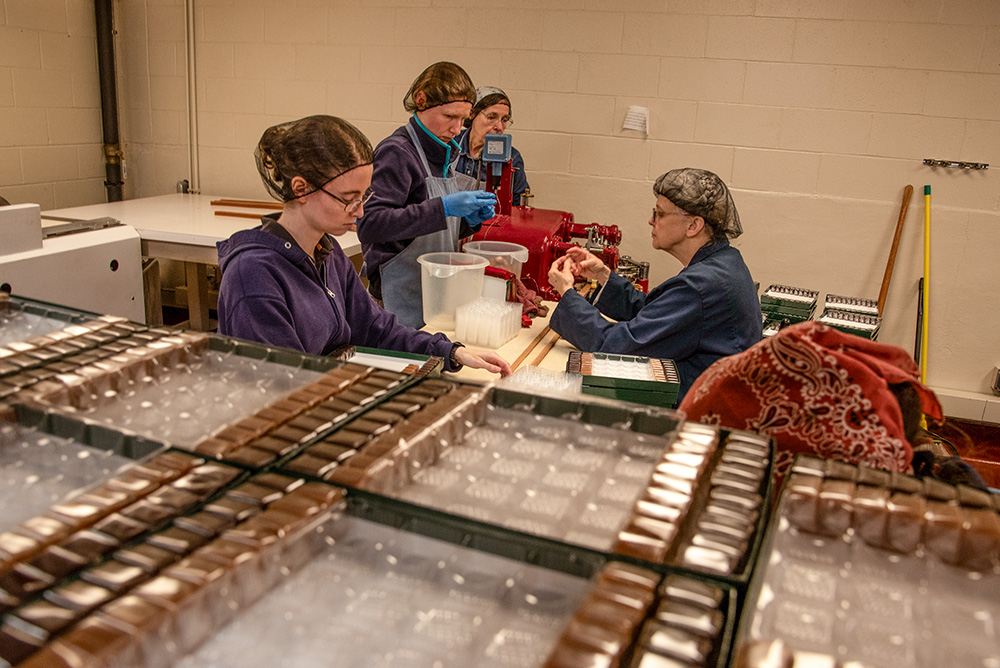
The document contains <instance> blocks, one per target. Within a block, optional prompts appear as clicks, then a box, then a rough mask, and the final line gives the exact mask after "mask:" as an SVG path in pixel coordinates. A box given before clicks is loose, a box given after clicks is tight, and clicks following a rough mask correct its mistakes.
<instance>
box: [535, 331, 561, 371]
mask: <svg viewBox="0 0 1000 668" xmlns="http://www.w3.org/2000/svg"><path fill="white" fill-rule="evenodd" d="M561 338H562V337H561V336H559V335H558V334H556V335H555V338H553V339H552V340H551V341H549V342H548V343H547V344H546V346H545V347H544V348H543V349H542V352H540V353H539V354H538V357H536V358H535V359H534V361H532V363H531V366H538V365H539V364H541V363H542V360H543V359H545V356H546V355H548V354H549V351H550V350H552V348H553V347H554V346H555V345H556V343H558V342H559V339H561Z"/></svg>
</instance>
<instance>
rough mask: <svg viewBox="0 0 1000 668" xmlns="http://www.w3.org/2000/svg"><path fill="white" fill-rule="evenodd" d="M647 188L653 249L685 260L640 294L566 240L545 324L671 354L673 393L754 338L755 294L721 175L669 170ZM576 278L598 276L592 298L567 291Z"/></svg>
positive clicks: (596, 344) (589, 347) (580, 341)
mask: <svg viewBox="0 0 1000 668" xmlns="http://www.w3.org/2000/svg"><path fill="white" fill-rule="evenodd" d="M653 192H654V193H655V194H656V206H654V207H653V215H652V216H651V217H650V219H649V225H650V227H652V228H653V233H652V237H653V248H656V249H659V250H663V251H666V252H668V253H670V254H671V255H673V256H674V257H675V258H677V259H678V260H679V261H680V263H681V264H682V265H684V268H683V269H681V271H680V273H678V274H677V275H676V276H674V277H673V278H671V279H668V280H667V281H665V282H663V283H661V284H660V285H659V286H657V287H656V288H655V289H654V290H652V291H650V293H649V294H648V295H646V294H644V293H642V292H640V291H639V290H637V289H635V288H634V287H632V285H631V283H629V282H628V281H627V280H625V279H624V278H622V277H621V276H618V275H617V274H615V273H613V272H612V271H611V270H610V269H608V267H606V266H605V265H604V263H603V262H601V260H600V259H599V258H598V257H597V256H595V255H593V254H591V253H589V252H587V251H585V250H583V249H582V248H575V247H574V248H571V249H569V251H568V252H567V254H566V255H564V256H563V257H561V258H559V259H558V260H556V261H555V262H554V263H553V264H552V268H551V269H550V271H549V284H550V285H551V286H552V287H553V288H554V289H555V290H556V291H557V292H559V294H560V295H562V299H561V300H560V302H559V305H558V306H557V307H556V309H555V311H554V312H553V314H552V319H551V323H550V324H551V326H552V329H554V330H555V331H556V332H558V333H559V334H560V335H561V336H562V337H563V338H565V339H566V340H567V341H569V342H570V343H572V344H573V345H575V346H576V347H578V348H580V349H581V350H583V351H587V352H606V353H623V354H630V355H642V356H645V357H659V358H667V359H672V360H674V362H675V363H676V364H677V371H678V372H679V373H680V381H681V382H680V393H679V395H678V401H680V399H682V398H683V397H684V394H685V393H686V392H687V390H688V388H690V387H691V383H693V382H694V379H695V378H697V377H698V375H699V374H700V373H701V372H702V371H704V370H705V369H707V368H708V366H709V365H710V364H711V363H712V362H714V361H715V360H717V359H719V358H721V357H725V356H726V355H733V354H735V353H738V352H741V351H743V350H746V349H747V348H749V347H750V346H752V345H753V344H755V343H757V342H758V341H760V339H761V314H760V300H759V299H758V298H757V290H756V288H755V287H754V284H753V279H752V278H751V277H750V271H749V270H748V269H747V266H746V264H745V263H744V262H743V257H742V256H741V255H740V252H739V251H738V250H736V249H735V248H733V247H732V246H730V245H729V240H730V239H734V238H736V237H738V236H739V235H740V234H741V233H742V232H743V228H742V227H741V226H740V216H739V214H738V213H737V212H736V205H735V204H734V203H733V198H732V196H731V195H730V194H729V189H728V188H727V187H726V184H725V183H723V182H722V179H720V178H719V177H718V176H716V175H715V174H713V173H712V172H708V171H705V170H703V169H690V168H688V169H675V170H673V171H670V172H667V173H666V174H664V175H663V176H661V177H660V178H658V179H657V180H656V184H655V185H654V186H653ZM575 276H583V277H585V278H592V279H596V280H597V281H599V282H601V283H603V284H604V285H603V287H602V288H601V290H600V292H599V293H598V294H597V298H596V300H595V301H594V304H593V305H591V304H590V303H589V302H587V300H586V299H584V298H583V297H581V296H580V295H579V294H578V293H577V292H576V291H575V290H571V288H572V287H573V283H574V281H575ZM602 314H604V315H606V316H608V317H609V318H612V319H613V320H615V321H617V322H609V321H608V320H606V319H605V318H604V317H603V316H602Z"/></svg>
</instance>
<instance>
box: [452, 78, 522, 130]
mask: <svg viewBox="0 0 1000 668" xmlns="http://www.w3.org/2000/svg"><path fill="white" fill-rule="evenodd" d="M501 102H503V103H504V104H506V105H507V108H508V109H511V110H512V109H513V107H512V106H511V104H510V98H509V97H507V93H505V92H503V89H502V88H497V87H496V86H480V87H479V88H477V89H476V103H475V104H474V105H472V112H471V113H470V114H469V117H468V118H467V119H465V121H464V125H465V127H469V126H470V125H472V119H474V118H475V117H476V116H478V115H479V114H480V113H482V112H483V111H484V110H485V109H486V108H487V107H492V106H493V105H494V104H500V103H501ZM511 118H512V117H511V113H510V112H508V114H507V125H510V124H511V122H512V120H511Z"/></svg>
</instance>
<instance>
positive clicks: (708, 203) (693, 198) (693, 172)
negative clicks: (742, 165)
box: [653, 167, 743, 241]
mask: <svg viewBox="0 0 1000 668" xmlns="http://www.w3.org/2000/svg"><path fill="white" fill-rule="evenodd" d="M653 192H654V193H656V194H657V195H663V196H664V197H666V198H667V199H668V200H670V201H671V202H673V203H674V204H675V205H676V206H678V207H679V208H681V209H683V210H684V211H687V212H688V213H690V214H691V215H694V216H701V217H702V218H704V219H705V223H706V224H707V225H708V226H709V228H710V229H711V236H712V239H713V240H716V241H718V240H721V239H724V238H727V237H728V238H729V239H735V238H736V237H738V236H740V235H741V234H743V226H742V225H740V214H739V213H738V212H737V211H736V204H735V203H734V202H733V196H732V195H730V194H729V188H727V187H726V184H725V183H723V182H722V179H720V178H719V177H718V176H716V175H715V174H713V173H712V172H709V171H707V170H704V169H694V168H691V167H685V168H683V169H673V170H671V171H669V172H667V173H666V174H664V175H663V176H661V177H660V178H658V179H656V183H655V184H653Z"/></svg>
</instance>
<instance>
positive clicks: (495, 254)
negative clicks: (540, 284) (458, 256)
mask: <svg viewBox="0 0 1000 668" xmlns="http://www.w3.org/2000/svg"><path fill="white" fill-rule="evenodd" d="M462 251H463V252H465V253H471V254H473V255H478V256H479V257H484V258H486V259H487V260H489V262H490V266H491V267H496V268H497V269H503V270H505V271H509V272H510V273H512V274H514V275H515V276H517V277H518V278H521V265H523V264H524V263H525V262H527V261H528V249H527V248H525V247H524V246H522V245H521V244H515V243H511V242H509V241H470V242H468V243H466V244H465V245H464V246H462Z"/></svg>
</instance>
